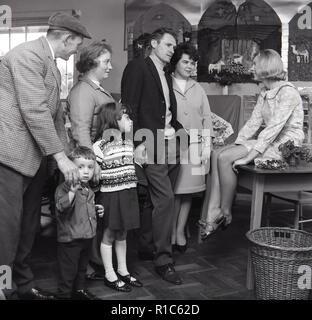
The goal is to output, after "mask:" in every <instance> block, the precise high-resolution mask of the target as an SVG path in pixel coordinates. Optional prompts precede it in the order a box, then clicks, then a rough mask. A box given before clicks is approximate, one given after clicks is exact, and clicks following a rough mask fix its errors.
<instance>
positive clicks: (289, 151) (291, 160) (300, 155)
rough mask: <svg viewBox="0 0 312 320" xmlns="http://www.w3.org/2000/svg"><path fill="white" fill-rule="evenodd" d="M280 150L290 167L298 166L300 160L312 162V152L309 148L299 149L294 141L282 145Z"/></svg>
mask: <svg viewBox="0 0 312 320" xmlns="http://www.w3.org/2000/svg"><path fill="white" fill-rule="evenodd" d="M278 150H279V151H280V152H281V153H282V156H283V158H284V159H285V161H286V162H287V163H288V164H289V165H290V166H296V165H298V164H299V162H300V160H303V161H306V162H312V156H311V153H310V150H309V149H308V148H307V147H299V146H296V145H295V144H294V141H293V140H288V141H286V142H285V143H282V144H281V145H280V146H279V147H278Z"/></svg>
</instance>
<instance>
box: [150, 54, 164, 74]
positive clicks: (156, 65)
mask: <svg viewBox="0 0 312 320" xmlns="http://www.w3.org/2000/svg"><path fill="white" fill-rule="evenodd" d="M150 58H151V60H152V61H153V63H154V65H155V67H156V69H157V70H158V72H160V71H161V72H164V67H165V66H164V65H163V64H162V63H161V62H160V61H159V60H158V59H157V58H156V57H155V56H153V55H150Z"/></svg>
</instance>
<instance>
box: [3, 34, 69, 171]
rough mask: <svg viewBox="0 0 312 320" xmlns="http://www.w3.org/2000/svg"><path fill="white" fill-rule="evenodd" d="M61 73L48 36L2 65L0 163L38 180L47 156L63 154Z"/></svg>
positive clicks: (5, 59) (23, 47)
mask: <svg viewBox="0 0 312 320" xmlns="http://www.w3.org/2000/svg"><path fill="white" fill-rule="evenodd" d="M60 81H61V77H60V73H59V71H58V69H57V67H56V64H55V63H54V61H53V58H52V52H51V50H50V48H49V44H48V42H47V40H46V38H45V37H41V38H39V39H37V40H34V41H29V42H26V43H23V44H21V45H19V46H17V47H16V48H14V49H12V50H11V51H9V52H8V53H7V54H6V55H5V56H4V57H3V59H2V61H1V62H0V137H1V139H0V163H1V164H3V165H5V166H8V167H10V168H12V169H14V170H16V171H17V172H19V173H21V174H23V175H25V176H29V177H33V176H34V175H35V174H36V172H37V170H38V168H39V165H40V162H41V160H42V157H43V156H47V155H51V154H54V153H57V152H60V151H63V150H64V144H65V143H66V134H65V127H64V121H63V111H62V108H61V104H60V86H61V83H60Z"/></svg>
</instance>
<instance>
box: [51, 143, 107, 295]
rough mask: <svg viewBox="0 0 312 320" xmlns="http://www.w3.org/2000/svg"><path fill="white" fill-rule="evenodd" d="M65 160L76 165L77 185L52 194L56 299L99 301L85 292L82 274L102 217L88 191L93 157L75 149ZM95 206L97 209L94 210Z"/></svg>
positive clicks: (88, 152) (91, 194)
mask: <svg viewBox="0 0 312 320" xmlns="http://www.w3.org/2000/svg"><path fill="white" fill-rule="evenodd" d="M69 158H70V159H71V160H72V161H73V162H74V163H75V164H76V165H77V167H78V170H79V176H80V183H79V184H77V185H75V186H74V185H71V186H68V185H67V184H66V182H63V183H62V184H60V185H59V186H58V187H57V189H56V192H55V205H56V218H57V241H58V248H57V259H58V265H59V284H58V294H57V297H58V298H59V299H77V300H99V299H98V298H96V297H95V296H94V295H93V294H91V293H90V292H88V291H87V290H86V289H85V273H86V269H87V265H88V262H89V255H90V249H91V243H92V238H93V237H94V236H95V233H96V224H97V217H96V211H97V213H98V215H99V216H100V217H102V216H103V214H104V208H103V206H96V205H95V202H94V192H93V191H92V190H91V189H90V186H89V181H90V180H91V179H92V177H93V174H94V167H95V155H94V153H93V151H92V150H91V149H89V148H87V147H77V148H76V149H74V150H73V151H72V153H71V154H70V156H69ZM96 207H97V210H96Z"/></svg>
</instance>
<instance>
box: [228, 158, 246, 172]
mask: <svg viewBox="0 0 312 320" xmlns="http://www.w3.org/2000/svg"><path fill="white" fill-rule="evenodd" d="M250 161H251V160H249V159H247V158H246V157H244V158H241V159H238V160H235V161H234V162H233V165H232V168H233V171H234V172H235V173H238V170H237V168H236V167H237V166H243V165H245V164H248V163H249V162H250Z"/></svg>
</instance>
